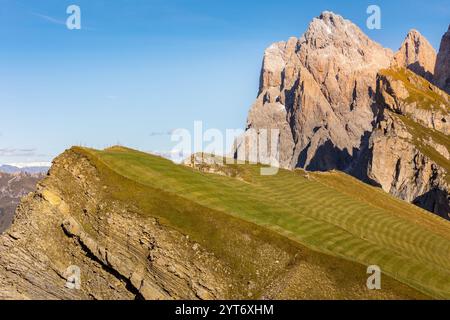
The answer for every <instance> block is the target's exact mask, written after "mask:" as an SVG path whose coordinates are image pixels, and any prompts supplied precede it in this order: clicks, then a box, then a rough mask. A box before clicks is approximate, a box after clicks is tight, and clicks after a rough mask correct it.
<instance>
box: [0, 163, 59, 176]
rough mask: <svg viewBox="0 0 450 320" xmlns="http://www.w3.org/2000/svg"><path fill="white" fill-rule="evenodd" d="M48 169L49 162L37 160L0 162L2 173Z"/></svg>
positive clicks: (42, 171)
mask: <svg viewBox="0 0 450 320" xmlns="http://www.w3.org/2000/svg"><path fill="white" fill-rule="evenodd" d="M48 169H50V163H47V162H38V163H30V164H14V165H13V164H2V165H0V172H3V173H19V172H24V173H31V174H34V173H47V171H48Z"/></svg>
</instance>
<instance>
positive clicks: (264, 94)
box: [235, 12, 450, 219]
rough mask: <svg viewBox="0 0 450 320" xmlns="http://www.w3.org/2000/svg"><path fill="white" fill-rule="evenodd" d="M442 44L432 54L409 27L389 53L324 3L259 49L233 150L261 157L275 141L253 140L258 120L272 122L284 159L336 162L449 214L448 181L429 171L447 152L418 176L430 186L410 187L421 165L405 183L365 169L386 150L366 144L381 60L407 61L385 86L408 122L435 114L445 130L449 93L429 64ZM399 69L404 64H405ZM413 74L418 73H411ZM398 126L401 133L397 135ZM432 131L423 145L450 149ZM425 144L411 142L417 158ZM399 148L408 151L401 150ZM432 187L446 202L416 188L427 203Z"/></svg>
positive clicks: (379, 102)
mask: <svg viewBox="0 0 450 320" xmlns="http://www.w3.org/2000/svg"><path fill="white" fill-rule="evenodd" d="M444 39H445V36H444ZM443 43H444V41H443ZM445 47H446V45H445V44H444V45H441V50H440V54H439V59H438V62H436V52H435V51H434V49H433V48H432V46H431V45H430V44H429V42H428V41H427V40H426V39H425V37H423V36H422V35H421V34H420V33H419V32H418V31H416V30H412V31H410V32H409V33H408V35H407V36H406V38H405V40H404V42H403V44H402V45H401V47H400V49H399V51H398V52H396V53H395V54H394V53H393V52H392V51H391V50H389V49H385V48H383V47H382V46H381V45H380V44H378V43H376V42H374V41H372V40H370V39H369V38H368V37H367V35H365V34H364V33H363V32H362V31H361V29H360V28H358V27H357V26H356V25H355V24H353V23H352V22H351V21H349V20H346V19H344V18H343V17H341V16H339V15H336V14H334V13H331V12H324V13H322V14H321V15H320V16H319V17H317V18H314V19H313V21H312V22H311V23H310V25H309V27H308V29H307V31H306V32H305V34H304V35H303V36H301V37H300V38H299V39H297V38H290V39H289V40H288V41H287V42H277V43H274V44H273V45H271V46H270V47H269V48H268V49H267V50H266V51H265V53H264V59H263V66H262V70H261V77H260V79H261V80H260V84H261V85H260V88H259V91H258V97H257V99H256V101H255V103H254V104H253V105H252V106H251V108H250V111H249V114H248V120H247V125H246V130H247V131H246V133H245V134H244V135H243V136H242V137H240V138H239V139H238V140H237V141H236V149H235V151H236V152H235V156H236V158H237V159H241V160H243V159H247V160H248V159H249V158H250V157H254V158H257V159H258V160H257V161H260V162H261V163H267V159H269V158H270V155H269V154H268V153H269V152H270V151H271V150H272V149H271V147H270V146H269V145H270V143H268V142H267V143H268V147H267V148H266V151H265V152H264V150H258V146H257V145H256V141H258V139H259V138H263V136H261V130H262V129H265V130H269V131H270V130H274V129H276V130H278V132H279V138H278V142H277V145H278V149H279V150H278V152H279V165H280V166H281V167H282V168H288V169H295V168H304V169H306V170H310V171H327V170H332V169H337V170H341V171H344V172H347V173H350V174H352V175H353V176H355V177H357V178H359V179H360V180H362V181H365V182H367V183H372V184H375V185H378V186H383V189H384V190H386V191H388V192H392V193H393V194H394V195H396V196H398V197H400V198H401V199H403V200H407V201H410V202H413V203H416V204H417V205H422V206H423V207H424V208H427V209H428V210H431V211H432V212H435V213H436V214H438V215H440V216H442V217H445V218H446V219H450V216H449V214H450V212H449V209H448V208H449V207H450V205H449V204H448V202H449V201H450V200H449V196H448V190H449V187H448V183H444V184H441V183H438V185H437V186H436V185H435V182H433V181H432V176H433V174H438V175H439V176H440V177H441V178H440V179H441V180H442V179H444V178H443V177H444V176H445V175H447V172H448V171H447V170H448V169H447V168H448V162H449V159H447V158H445V157H444V158H445V159H444V160H443V162H444V164H443V165H442V164H440V165H437V166H438V167H440V168H441V169H439V170H437V171H436V170H432V171H433V172H434V173H433V174H431V175H430V176H428V177H427V178H426V179H430V180H429V181H427V182H424V185H428V188H424V189H421V191H413V189H414V184H415V183H416V182H415V181H414V179H415V178H414V177H415V176H416V175H417V174H418V172H419V171H420V170H421V169H420V167H421V166H422V165H419V167H418V168H417V170H412V171H410V170H406V172H407V174H408V175H407V176H406V177H405V180H404V181H403V183H404V184H407V185H409V186H408V187H405V188H404V189H403V190H409V191H405V192H398V190H397V189H396V188H395V187H393V188H391V187H387V186H385V185H384V182H382V181H378V179H379V177H378V176H377V175H374V174H373V170H372V169H373V168H374V167H373V166H372V164H374V163H375V162H377V161H378V160H375V162H374V161H373V160H374V159H376V158H380V157H382V156H387V157H388V156H389V155H387V154H386V153H384V152H381V153H379V154H373V150H374V144H373V141H374V139H373V136H374V134H375V133H376V136H377V137H379V136H380V132H381V131H379V130H378V128H379V127H380V123H379V121H381V119H382V114H383V113H385V111H384V110H385V108H386V105H387V104H386V103H385V101H384V98H386V97H387V95H386V91H384V93H381V92H380V90H382V88H383V85H382V84H381V83H380V82H379V79H380V78H383V75H382V74H380V72H381V71H382V70H388V69H391V70H396V68H400V69H402V68H403V69H405V70H410V71H412V73H411V74H407V73H406V76H405V77H406V78H405V79H406V80H405V81H403V80H404V79H403V78H402V79H392V81H390V84H391V85H392V86H391V87H389V90H391V89H392V88H394V87H395V94H394V96H395V97H394V100H395V101H396V102H395V103H400V104H401V107H400V109H402V108H403V109H405V108H406V109H408V110H409V111H408V114H409V117H410V118H411V119H412V120H413V123H416V122H417V123H420V125H425V126H428V125H430V124H433V125H432V126H433V128H432V129H433V130H437V131H440V132H442V133H443V134H446V135H448V132H449V131H448V130H449V129H448V123H449V121H450V119H449V118H448V110H449V108H450V107H449V106H450V99H449V96H448V95H447V94H446V93H444V92H441V91H440V90H439V89H438V88H436V87H435V86H434V85H433V84H432V82H433V81H434V78H435V77H434V75H433V73H432V72H434V69H435V68H439V65H440V64H441V62H440V61H441V60H443V58H442V57H443V56H444V55H443V54H442V52H443V51H445ZM442 48H444V49H442ZM400 73H402V74H403V71H401V72H400ZM414 74H416V75H417V76H419V77H414V76H413V75H414ZM421 79H423V81H422V80H421ZM424 81H425V82H424ZM402 94H403V95H405V98H404V99H403V100H402V99H398V97H397V96H396V95H400V96H401V95H402ZM383 95H384V96H383ZM381 96H383V97H382V99H380V97H381ZM391 99H392V97H391ZM388 105H390V107H391V110H393V111H394V112H399V110H400V109H399V108H398V107H396V106H395V105H394V104H388ZM427 108H431V109H432V110H436V111H437V110H441V111H437V113H436V114H434V112H435V111H431V112H430V111H427V110H426V109H427ZM431 109H430V110H431ZM442 130H443V131H442ZM386 134H387V133H386ZM393 134H394V135H393V136H391V138H393V139H397V138H398V139H400V140H401V133H399V132H396V133H393ZM397 134H400V135H398V136H396V137H397V138H396V137H395V135H397ZM430 139H431V141H430V142H429V143H428V147H427V148H428V149H430V148H431V149H434V148H437V149H439V150H438V151H434V152H439V153H441V154H447V153H448V152H449V151H450V150H449V147H450V145H449V144H448V143H445V144H443V145H442V144H439V143H436V141H433V139H432V137H430ZM400 140H399V141H400ZM416 142H417V141H415V140H414V141H413V140H411V139H410V141H409V142H408V143H409V145H410V146H409V147H408V148H407V149H411V148H413V149H414V143H416ZM394 144H395V142H394ZM419 149H420V148H419ZM375 150H381V149H378V148H377V149H375ZM404 150H405V152H406V149H404ZM411 150H412V149H411ZM421 150H422V151H423V148H422V149H421ZM422 151H418V153H417V155H418V156H420V157H423V162H426V163H430V159H429V158H428V157H427V155H429V154H430V152H425V153H423V152H422ZM397 152H400V149H398V150H397ZM408 152H410V151H408ZM419 154H420V155H419ZM426 154H427V155H426ZM255 155H256V157H255ZM399 156H400V157H401V154H400V155H399ZM405 158H407V159H413V158H414V157H413V158H410V157H409V155H406V154H405ZM382 161H383V160H382V159H381V162H380V161H378V162H379V163H382ZM441 162H442V161H441ZM411 165H412V166H414V165H415V164H414V161H412V160H411V161H410V162H409V164H408V165H406V166H405V167H403V170H405V169H406V168H407V166H411ZM417 165H418V164H417ZM385 170H387V171H386V172H385V173H384V175H388V176H392V177H393V178H392V180H393V181H394V180H395V179H396V177H399V176H400V173H399V172H398V170H397V166H396V165H393V166H390V167H388V168H385ZM406 172H402V175H403V173H405V174H406ZM444 180H445V179H444ZM444 180H443V181H444ZM393 183H394V185H395V184H398V185H400V184H401V182H393ZM402 188H403V187H402ZM434 188H437V190H436V192H437V193H439V194H442V196H440V197H439V199H441V200H436V201H437V202H444V205H442V206H441V205H439V206H437V207H436V206H433V205H430V204H426V205H425V204H423V202H424V201H423V200H421V198H422V197H425V198H427V200H426V201H425V202H427V203H428V202H429V198H430V197H428V196H427V195H426V194H428V193H429V192H434V191H432V190H434ZM396 190H397V191H396ZM444 199H445V200H444ZM437 202H436V203H437ZM430 208H431V209H430Z"/></svg>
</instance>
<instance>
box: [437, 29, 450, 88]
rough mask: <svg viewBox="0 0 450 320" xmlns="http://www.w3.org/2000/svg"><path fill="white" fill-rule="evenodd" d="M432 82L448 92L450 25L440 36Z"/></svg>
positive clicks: (449, 86) (449, 79)
mask: <svg viewBox="0 0 450 320" xmlns="http://www.w3.org/2000/svg"><path fill="white" fill-rule="evenodd" d="M434 82H435V83H436V85H438V86H439V87H440V88H442V89H443V90H444V91H446V92H447V93H449V94H450V26H449V28H448V31H447V32H446V33H445V34H444V36H443V37H442V41H441V46H440V48H439V53H438V55H437V61H436V68H435V71H434Z"/></svg>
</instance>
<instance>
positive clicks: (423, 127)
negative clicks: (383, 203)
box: [368, 69, 450, 219]
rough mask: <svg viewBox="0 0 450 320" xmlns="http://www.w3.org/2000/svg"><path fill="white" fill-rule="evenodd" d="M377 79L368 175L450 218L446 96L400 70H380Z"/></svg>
mask: <svg viewBox="0 0 450 320" xmlns="http://www.w3.org/2000/svg"><path fill="white" fill-rule="evenodd" d="M378 81H379V83H378V102H379V104H380V105H381V106H383V107H384V108H383V109H382V111H381V112H380V115H379V118H378V120H377V127H376V129H375V131H374V132H373V134H372V136H371V139H370V148H371V149H370V151H371V152H370V159H369V165H368V176H369V177H370V178H371V179H372V181H374V182H375V183H376V184H378V185H380V186H381V187H382V188H383V190H385V191H386V192H390V193H391V194H393V195H395V196H397V197H399V198H401V199H403V200H406V201H408V202H412V203H415V204H417V205H419V206H421V207H422V208H425V209H427V210H429V211H431V212H434V213H436V214H438V215H440V216H441V217H443V218H446V219H450V216H449V214H450V205H449V177H448V169H449V164H450V153H449V151H450V150H449V146H450V139H449V138H448V135H449V132H450V125H449V123H450V116H449V113H448V109H449V96H448V95H446V94H445V93H444V92H442V91H441V90H439V89H438V88H436V87H434V86H433V85H431V84H430V83H429V82H427V81H426V80H424V79H422V78H420V77H418V76H416V75H414V74H413V73H412V72H409V71H407V70H405V69H390V70H383V71H382V72H380V76H379V80H378ZM412 95H415V97H413V98H412V99H411V96H412ZM419 96H420V98H419Z"/></svg>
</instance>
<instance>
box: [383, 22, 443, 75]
mask: <svg viewBox="0 0 450 320" xmlns="http://www.w3.org/2000/svg"><path fill="white" fill-rule="evenodd" d="M392 64H393V66H397V67H404V68H407V69H410V70H411V71H413V72H414V73H416V74H418V75H420V76H422V77H424V78H425V79H427V80H428V81H432V80H433V74H434V69H435V65H436V51H435V50H434V48H433V46H432V45H431V44H430V43H429V42H428V40H427V39H426V38H425V37H424V36H422V35H421V34H420V33H419V32H418V31H417V30H411V31H409V33H408V35H407V36H406V38H405V41H404V42H403V43H402V45H401V47H400V49H399V51H398V52H397V53H396V54H395V55H394V60H393V63H392Z"/></svg>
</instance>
